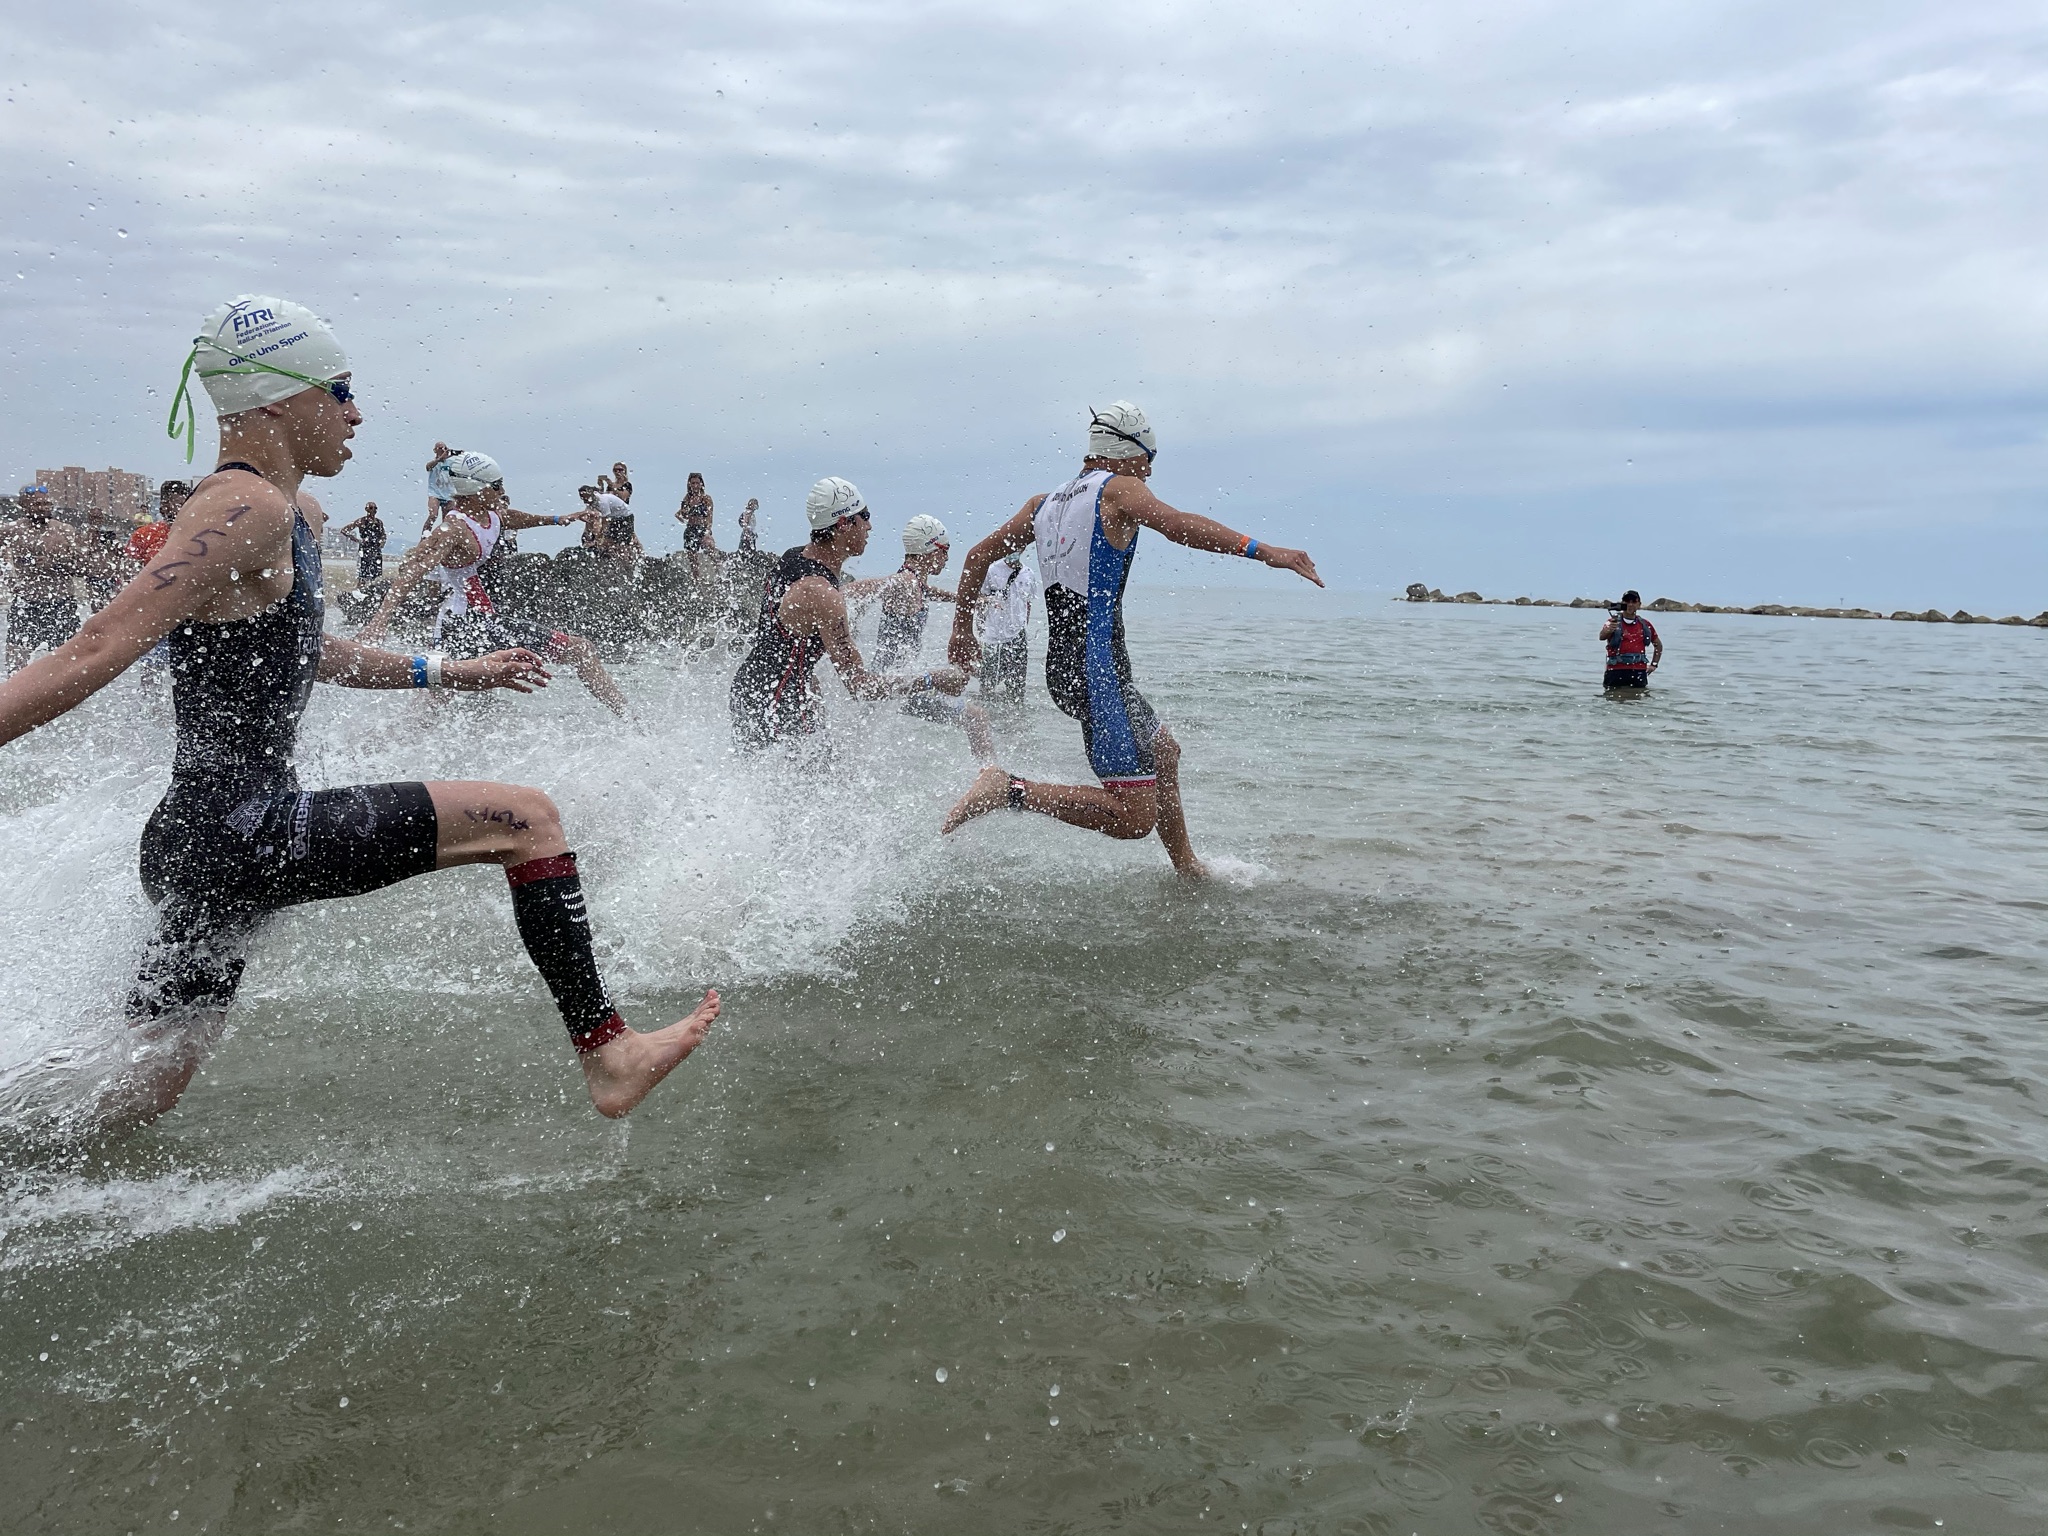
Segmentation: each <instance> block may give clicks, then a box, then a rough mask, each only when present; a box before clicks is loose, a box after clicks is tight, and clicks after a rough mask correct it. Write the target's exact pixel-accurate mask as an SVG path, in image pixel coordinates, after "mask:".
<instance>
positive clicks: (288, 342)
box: [166, 293, 349, 462]
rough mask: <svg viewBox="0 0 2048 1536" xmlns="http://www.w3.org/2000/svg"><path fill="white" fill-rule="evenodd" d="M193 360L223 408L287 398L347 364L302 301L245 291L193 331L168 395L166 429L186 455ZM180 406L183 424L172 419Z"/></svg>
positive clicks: (228, 411)
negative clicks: (179, 439) (179, 440)
mask: <svg viewBox="0 0 2048 1536" xmlns="http://www.w3.org/2000/svg"><path fill="white" fill-rule="evenodd" d="M195 367H196V368H197V369H198V370H199V381H200V382H201V383H202V384H204V385H205V386H206V393H207V395H208V397H209V398H210V399H211V400H212V401H213V408H214V410H215V411H217V412H219V413H220V414H221V415H223V416H232V415H234V414H235V413H236V412H238V411H251V410H254V409H255V408H256V407H257V406H259V405H274V404H276V403H277V402H278V401H280V400H289V399H290V398H291V397H292V396H293V395H296V394H299V393H300V392H302V391H304V390H308V389H317V388H319V387H320V386H321V385H323V384H325V383H328V382H329V381H331V380H333V379H337V378H339V377H341V375H343V374H344V373H347V372H348V371H349V370H348V354H347V353H345V352H343V351H342V350H341V343H340V342H338V341H336V340H335V339H334V332H332V331H330V330H329V329H328V328H327V323H326V322H325V321H324V320H322V319H321V318H320V317H319V316H318V315H316V314H314V313H313V311H311V310H310V309H308V308H306V307H305V306H304V305H303V304H294V303H292V302H291V300H289V299H266V298H259V297H256V296H254V295H252V294H246V293H245V294H243V295H242V296H241V297H240V298H238V299H236V300H234V301H233V302H232V303H228V304H223V305H221V307H220V308H219V309H216V310H215V311H214V312H213V313H212V314H210V315H208V316H207V317H206V319H205V321H204V322H202V324H201V325H200V328H199V334H198V335H197V336H195V337H193V338H192V350H191V352H190V353H188V354H187V355H186V358H185V371H184V373H183V374H182V375H181V376H180V377H179V379H178V389H177V393H175V394H174V395H172V396H171V419H170V423H169V425H168V427H167V428H166V431H167V432H168V434H169V435H170V436H172V437H178V436H181V435H182V436H183V437H184V439H185V458H186V460H187V461H188V462H189V461H190V459H191V457H192V439H193V435H194V433H195V431H196V423H195V421H194V419H193V411H192V394H191V380H192V371H193V369H194V368H195ZM181 407H182V409H183V410H184V412H185V424H184V427H183V430H182V432H181V431H180V428H179V425H178V412H179V410H180V408H181Z"/></svg>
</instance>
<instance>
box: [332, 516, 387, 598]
mask: <svg viewBox="0 0 2048 1536" xmlns="http://www.w3.org/2000/svg"><path fill="white" fill-rule="evenodd" d="M334 531H335V532H336V533H338V534H340V535H341V536H342V537H343V538H344V539H347V540H349V541H350V542H351V543H353V544H354V545H355V546H356V586H357V587H359V588H360V587H367V586H369V585H371V584H372V583H373V582H377V581H381V580H383V577H384V519H383V518H381V517H379V516H378V515H377V503H375V502H374V501H366V502H364V503H363V515H362V516H361V517H359V518H357V519H356V520H355V521H354V522H352V523H343V524H342V525H341V526H340V527H339V528H337V529H335V530H334Z"/></svg>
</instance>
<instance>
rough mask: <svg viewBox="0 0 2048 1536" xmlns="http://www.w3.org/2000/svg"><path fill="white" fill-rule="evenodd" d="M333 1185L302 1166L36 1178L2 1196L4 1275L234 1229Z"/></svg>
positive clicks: (0, 1267)
mask: <svg viewBox="0 0 2048 1536" xmlns="http://www.w3.org/2000/svg"><path fill="white" fill-rule="evenodd" d="M330 1183H331V1180H330V1179H329V1177H328V1176H327V1175H325V1174H323V1173H321V1172H319V1171H318V1170H315V1169H312V1168H308V1167H306V1166H304V1165H299V1166H295V1167H290V1168H278V1169H274V1170H272V1171H271V1172H268V1173H262V1174H257V1175H254V1176H250V1177H240V1178H237V1177H227V1178H202V1177H198V1176H196V1175H193V1174H190V1173H183V1172H174V1173H166V1174H163V1175H161V1176H160V1177H158V1178H153V1179H88V1178H83V1177H80V1176H78V1175H76V1174H62V1175H55V1176H49V1177H42V1178H37V1179H34V1180H31V1181H29V1182H26V1183H24V1184H21V1185H18V1186H16V1187H15V1188H14V1189H12V1190H9V1191H8V1192H6V1193H5V1194H0V1271H5V1270H15V1269H25V1268H30V1267H33V1266H36V1265H40V1264H46V1263H51V1262H63V1263H73V1262H76V1261H77V1260H79V1259H81V1258H87V1257H91V1256H93V1255H97V1254H103V1253H107V1252H109V1251H111V1250H113V1249H117V1248H125V1247H128V1246H130V1245H132V1244H135V1243H140V1242H145V1241H147V1240H149V1239H151V1238H155V1237H161V1236H164V1235H166V1234H168V1233H174V1232H192V1231H204V1230H208V1229H213V1228H219V1227H232V1226H235V1225H236V1224H238V1223H239V1222H240V1221H241V1220H242V1219H243V1218H244V1217H247V1216H251V1215H254V1214H255V1213H256V1212H258V1211H261V1210H264V1209H266V1208H268V1207H270V1206H273V1205H277V1204H280V1203H282V1202H284V1201H288V1200H303V1199H309V1198H311V1197H312V1196H314V1195H315V1194H317V1193H319V1192H320V1191H321V1190H322V1189H323V1188H325V1187H326V1186H327V1185H329V1184H330Z"/></svg>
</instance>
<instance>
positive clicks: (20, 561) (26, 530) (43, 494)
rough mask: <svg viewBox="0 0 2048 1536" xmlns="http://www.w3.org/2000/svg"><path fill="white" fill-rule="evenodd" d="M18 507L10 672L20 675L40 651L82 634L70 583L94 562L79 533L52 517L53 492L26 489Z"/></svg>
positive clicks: (9, 625) (13, 551) (9, 638)
mask: <svg viewBox="0 0 2048 1536" xmlns="http://www.w3.org/2000/svg"><path fill="white" fill-rule="evenodd" d="M15 506H16V509H17V511H18V514H19V516H18V518H17V521H16V526H15V530H14V537H13V538H12V539H11V540H10V541H9V553H10V555H11V557H12V561H11V563H12V567H13V570H12V580H11V583H10V591H11V601H9V603H8V605H7V670H8V671H9V672H18V671H20V670H21V668H23V667H24V666H26V665H27V664H28V659H29V657H31V656H33V655H35V653H36V652H37V651H39V650H42V649H44V648H46V647H47V648H48V649H50V650H53V651H54V650H56V649H57V648H58V647H59V646H60V645H62V644H63V643H64V642H65V641H67V640H69V639H70V638H71V637H72V636H73V635H75V634H77V633H78V599H77V598H76V597H75V596H73V595H72V591H71V583H72V581H73V580H74V579H75V578H77V577H79V576H83V575H84V574H85V572H86V566H87V562H88V560H89V559H90V555H89V553H88V551H87V550H86V548H85V546H84V544H83V543H81V542H80V540H79V537H78V534H77V531H76V530H75V529H73V528H71V527H70V526H69V525H68V524H66V523H60V522H58V521H56V520H55V519H53V518H52V517H51V516H50V513H51V511H52V510H53V506H52V503H51V501H50V493H49V492H48V491H47V490H45V489H44V488H43V487H42V486H40V485H26V486H23V487H22V489H21V494H20V496H19V497H17V498H16V501H15Z"/></svg>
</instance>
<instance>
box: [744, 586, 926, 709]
mask: <svg viewBox="0 0 2048 1536" xmlns="http://www.w3.org/2000/svg"><path fill="white" fill-rule="evenodd" d="M781 613H782V616H783V619H782V622H783V624H784V626H785V627H787V628H790V629H792V630H794V631H795V632H796V633H799V634H800V633H802V632H803V630H804V629H806V628H809V627H811V626H813V625H815V626H816V628H817V632H818V637H819V639H820V640H822V641H823V642H824V645H825V654H826V655H827V656H830V657H831V658H832V665H833V666H835V667H837V668H838V669H839V680H840V681H841V682H843V683H845V684H846V691H847V692H848V693H850V694H852V695H853V696H854V697H855V698H856V699H887V698H901V697H903V696H904V695H905V694H908V693H910V692H912V691H913V690H914V689H916V688H917V687H919V686H920V685H921V684H923V683H924V682H925V681H926V679H927V678H928V679H930V681H931V685H932V686H933V687H934V688H936V689H938V690H939V692H941V693H958V692H960V691H961V690H962V689H963V688H965V687H966V686H967V674H966V673H965V672H963V671H961V670H959V669H958V668H957V667H940V668H938V669H937V670H936V671H932V672H925V673H887V672H870V671H869V670H868V667H867V663H866V662H864V661H863V660H861V655H860V651H859V649H858V648H857V647H856V646H855V645H854V643H853V631H852V630H851V629H850V628H849V627H848V625H847V620H846V599H845V597H843V596H842V595H841V594H840V593H839V592H838V591H837V590H835V589H834V588H832V587H828V586H826V585H825V583H824V582H823V581H821V580H819V579H818V578H817V577H815V576H806V577H805V578H804V579H803V580H802V581H799V582H798V583H797V584H796V585H795V586H793V587H791V588H790V589H789V595H788V596H787V597H785V598H783V600H782V608H781Z"/></svg>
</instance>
